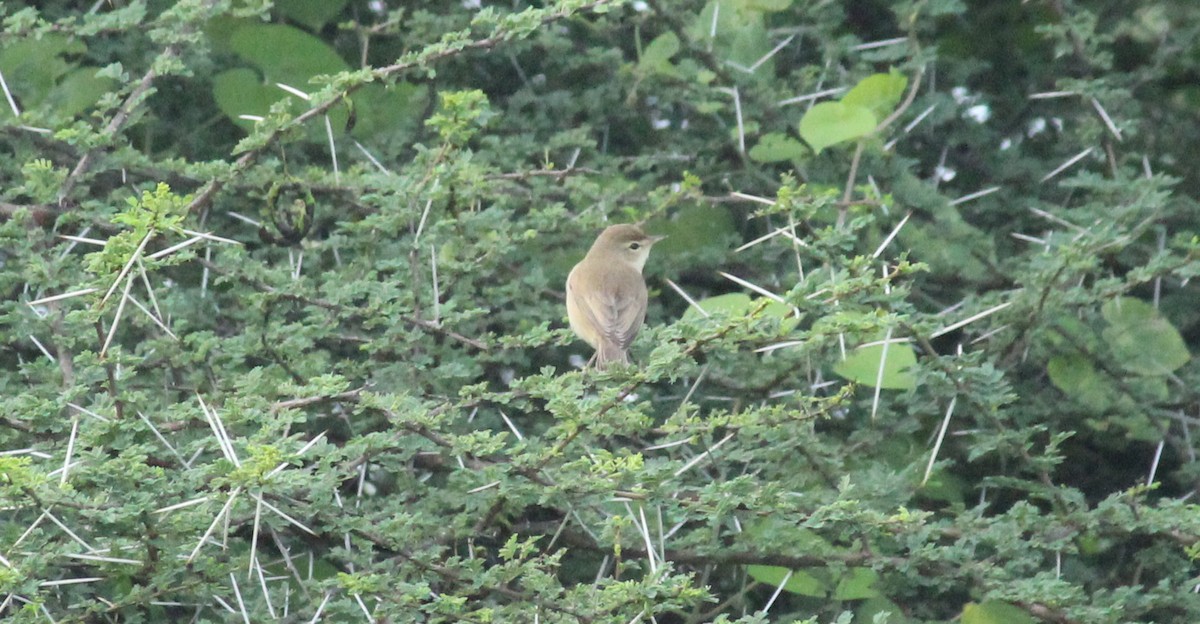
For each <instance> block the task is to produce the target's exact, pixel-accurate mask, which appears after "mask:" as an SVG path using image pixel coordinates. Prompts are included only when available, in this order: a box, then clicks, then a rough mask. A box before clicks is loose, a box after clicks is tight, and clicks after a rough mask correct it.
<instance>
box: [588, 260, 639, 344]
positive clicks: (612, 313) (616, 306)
mask: <svg viewBox="0 0 1200 624" xmlns="http://www.w3.org/2000/svg"><path fill="white" fill-rule="evenodd" d="M596 282H598V283H599V285H600V288H596V289H592V290H591V291H590V292H583V291H582V290H581V289H579V288H576V287H574V286H571V287H570V290H571V293H570V295H569V296H574V297H575V302H576V304H577V306H578V308H579V311H580V312H582V313H583V314H584V315H585V316H586V317H587V320H589V321H591V325H592V327H595V328H596V329H597V330H598V332H599V334H600V336H599V337H600V338H601V339H602V340H605V341H607V342H609V343H611V344H614V345H617V346H619V347H620V348H621V350H623V351H624V350H628V349H629V345H631V344H633V338H634V337H635V336H637V333H638V330H639V329H641V327H642V322H643V321H644V320H645V319H646V285H645V283H644V282H642V279H641V276H640V275H638V279H636V280H630V281H627V282H626V286H625V287H624V288H622V287H620V286H619V285H618V284H617V283H616V282H615V281H608V280H596ZM569 286H570V285H569Z"/></svg>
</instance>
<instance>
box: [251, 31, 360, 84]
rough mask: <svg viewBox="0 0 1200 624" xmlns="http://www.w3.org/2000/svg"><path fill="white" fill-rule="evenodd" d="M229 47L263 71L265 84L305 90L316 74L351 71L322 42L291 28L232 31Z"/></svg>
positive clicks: (344, 62)
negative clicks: (284, 85) (276, 84)
mask: <svg viewBox="0 0 1200 624" xmlns="http://www.w3.org/2000/svg"><path fill="white" fill-rule="evenodd" d="M229 44H230V47H231V48H232V49H233V51H234V52H236V53H237V54H238V56H241V57H242V58H243V59H245V60H247V61H249V62H250V63H251V64H253V65H254V66H255V67H257V68H258V69H259V70H261V71H262V73H263V75H264V76H265V77H266V80H267V82H268V83H272V84H273V83H275V82H282V83H284V84H287V85H289V86H292V87H295V88H297V89H300V90H305V89H306V87H307V86H308V81H309V79H310V78H312V77H313V76H316V75H318V74H336V73H338V72H340V71H346V70H348V69H350V67H349V65H347V64H346V61H344V60H342V57H341V56H339V55H338V53H337V51H335V50H334V49H333V48H331V47H329V45H328V44H326V43H325V42H324V41H321V40H320V39H318V38H316V37H314V36H312V35H310V34H308V33H306V32H304V31H302V30H300V29H298V28H293V27H292V26H283V25H280V24H254V25H249V26H243V27H241V28H239V29H237V30H236V31H234V33H233V36H231V37H230V40H229Z"/></svg>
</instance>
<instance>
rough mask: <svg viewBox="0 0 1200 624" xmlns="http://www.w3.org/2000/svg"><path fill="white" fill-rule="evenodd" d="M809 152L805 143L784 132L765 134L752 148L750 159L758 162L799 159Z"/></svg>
mask: <svg viewBox="0 0 1200 624" xmlns="http://www.w3.org/2000/svg"><path fill="white" fill-rule="evenodd" d="M806 153H807V150H806V149H805V147H804V144H803V143H801V142H799V141H797V140H796V139H793V138H792V137H790V136H788V135H786V134H784V133H782V132H770V133H767V134H764V135H763V136H762V138H760V139H759V140H758V143H756V144H755V145H754V147H752V148H750V160H754V161H757V162H766V163H769V162H782V161H791V160H797V159H799V158H801V157H803V156H804V155H805V154H806Z"/></svg>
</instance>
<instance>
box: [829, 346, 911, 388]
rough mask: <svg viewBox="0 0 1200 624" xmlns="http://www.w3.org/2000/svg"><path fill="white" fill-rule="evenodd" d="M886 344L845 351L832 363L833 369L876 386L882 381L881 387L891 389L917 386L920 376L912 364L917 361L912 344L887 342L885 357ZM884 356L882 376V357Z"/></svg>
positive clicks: (853, 379) (845, 376) (844, 375)
mask: <svg viewBox="0 0 1200 624" xmlns="http://www.w3.org/2000/svg"><path fill="white" fill-rule="evenodd" d="M883 347H884V345H871V346H869V347H861V348H858V349H855V350H854V351H852V352H850V353H848V354H847V355H846V359H844V360H842V361H841V362H839V363H838V364H837V366H834V367H833V372H835V373H837V374H838V375H840V376H842V377H843V378H845V379H849V380H850V381H854V382H857V383H860V384H864V385H867V386H871V387H875V384H876V382H877V381H878V382H879V387H880V388H886V389H888V390H911V389H912V388H915V387H916V386H917V378H916V376H915V375H914V374H913V373H912V368H913V367H914V366H916V364H917V353H916V351H914V350H913V348H912V347H911V346H910V345H907V344H904V343H892V344H889V345H887V347H888V349H887V355H886V360H884V353H883ZM881 360H883V377H882V379H881V378H880V376H879V365H880V361H881Z"/></svg>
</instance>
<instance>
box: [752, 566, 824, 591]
mask: <svg viewBox="0 0 1200 624" xmlns="http://www.w3.org/2000/svg"><path fill="white" fill-rule="evenodd" d="M746 573H747V574H749V575H750V578H752V579H754V580H756V581H758V582H759V583H762V584H764V585H769V586H771V587H779V585H780V584H781V583H783V580H784V579H785V578H786V579H787V583H783V590H784V591H786V592H790V593H793V594H799V595H801V596H813V597H816V598H821V597H824V596H825V594H826V593H828V589H827V588H826V587H825V584H824V583H822V582H821V581H820V579H817V578H816V577H814V576H813V575H811V574H809V573H807V572H805V571H804V570H788V569H787V568H782V567H779V566H764V565H752V566H746ZM789 573H790V574H791V575H790V576H789Z"/></svg>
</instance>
